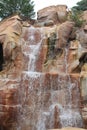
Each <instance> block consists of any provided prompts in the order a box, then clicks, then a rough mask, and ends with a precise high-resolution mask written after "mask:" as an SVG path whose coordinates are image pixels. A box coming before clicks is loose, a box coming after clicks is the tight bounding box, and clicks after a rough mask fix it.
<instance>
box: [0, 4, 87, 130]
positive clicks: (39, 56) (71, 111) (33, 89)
mask: <svg viewBox="0 0 87 130" xmlns="http://www.w3.org/2000/svg"><path fill="white" fill-rule="evenodd" d="M46 10H47V12H46ZM60 12H61V13H60ZM45 13H46V14H45ZM56 13H57V15H58V16H59V18H60V19H61V16H62V18H64V17H65V15H66V13H67V12H66V6H64V5H63V6H56V7H55V6H52V7H48V8H45V9H42V10H40V11H39V12H38V23H35V24H34V25H31V24H30V22H29V21H27V22H24V21H22V20H21V19H20V18H19V17H18V16H14V17H11V18H8V19H6V20H4V21H2V22H1V23H0V46H1V49H0V59H1V62H0V67H1V70H0V110H1V111H0V129H3V130H13V129H14V130H19V129H20V130H46V129H56V128H62V127H68V126H71V127H81V128H87V93H86V91H87V47H86V37H87V36H86V35H87V34H86V26H87V25H85V26H84V27H83V28H80V29H79V28H78V29H76V28H75V27H74V23H73V22H71V21H65V20H64V21H62V23H61V20H59V21H57V22H56V21H52V22H53V24H48V25H46V26H42V27H40V26H38V25H39V24H40V23H41V22H44V21H43V19H45V21H46V20H47V21H46V22H48V20H53V19H54V16H50V14H56ZM60 15H61V16H60ZM45 16H46V17H45ZM48 17H50V18H53V19H49V18H48ZM36 24H37V25H36ZM75 29H76V30H75ZM1 52H3V53H1Z"/></svg>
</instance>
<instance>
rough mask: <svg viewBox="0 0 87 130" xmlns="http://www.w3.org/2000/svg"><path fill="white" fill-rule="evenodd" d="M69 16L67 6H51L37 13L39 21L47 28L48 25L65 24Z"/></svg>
mask: <svg viewBox="0 0 87 130" xmlns="http://www.w3.org/2000/svg"><path fill="white" fill-rule="evenodd" d="M66 16H67V6H66V5H57V6H50V7H46V8H44V9H41V10H39V11H38V13H37V20H38V22H40V23H43V25H45V26H46V23H50V22H51V23H52V24H53V25H54V24H56V23H61V22H64V21H65V19H66Z"/></svg>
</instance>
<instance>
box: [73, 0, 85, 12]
mask: <svg viewBox="0 0 87 130" xmlns="http://www.w3.org/2000/svg"><path fill="white" fill-rule="evenodd" d="M72 9H74V10H78V11H79V10H82V11H85V10H87V0H81V1H79V2H77V5H76V6H74V7H73V8H72Z"/></svg>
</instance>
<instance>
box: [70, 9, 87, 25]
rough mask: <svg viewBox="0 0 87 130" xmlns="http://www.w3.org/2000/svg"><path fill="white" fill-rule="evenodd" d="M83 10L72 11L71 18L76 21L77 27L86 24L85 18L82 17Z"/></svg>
mask: <svg viewBox="0 0 87 130" xmlns="http://www.w3.org/2000/svg"><path fill="white" fill-rule="evenodd" d="M81 16H82V11H72V12H71V14H70V20H72V21H73V22H75V26H76V27H81V26H82V25H83V24H84V22H85V21H84V20H83V19H82V18H81Z"/></svg>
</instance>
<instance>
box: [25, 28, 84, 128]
mask: <svg viewBox="0 0 87 130" xmlns="http://www.w3.org/2000/svg"><path fill="white" fill-rule="evenodd" d="M30 29H31V32H32V35H31V37H29V40H30V41H34V31H35V30H37V29H38V28H36V29H35V28H32V27H31V28H30ZM39 31H40V33H41V39H40V41H39V42H38V43H37V44H30V45H29V47H30V52H29V53H28V57H29V61H28V71H24V72H23V74H24V77H23V82H27V85H26V90H27V92H26V94H25V97H26V102H27V104H29V105H25V108H23V109H26V111H27V113H24V114H25V115H27V116H26V117H27V122H26V125H29V128H30V130H46V129H52V128H60V127H67V126H74V127H82V125H83V124H82V117H81V114H80V110H79V98H80V94H79V85H78V82H77V81H76V80H73V81H72V78H71V77H70V75H69V74H68V71H67V69H68V63H67V59H68V58H67V57H68V49H65V57H64V61H65V63H64V65H65V72H64V73H63V74H58V73H57V72H56V74H55V75H54V74H51V73H49V74H47V73H41V72H37V71H36V61H37V59H38V57H39V56H40V55H39V52H40V50H41V47H42V40H43V38H44V35H43V30H42V29H39ZM46 76H47V77H46ZM26 90H24V91H26ZM74 96H77V98H76V97H75V99H76V100H75V101H73V100H74V99H73V98H74ZM23 111H24V110H23ZM23 117H24V116H23ZM23 120H25V118H24V119H23Z"/></svg>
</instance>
